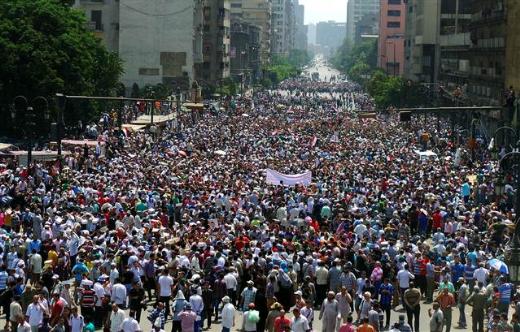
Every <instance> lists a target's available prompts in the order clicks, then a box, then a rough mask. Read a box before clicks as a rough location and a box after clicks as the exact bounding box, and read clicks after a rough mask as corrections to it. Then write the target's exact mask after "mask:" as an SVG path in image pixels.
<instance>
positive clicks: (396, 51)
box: [358, 0, 406, 76]
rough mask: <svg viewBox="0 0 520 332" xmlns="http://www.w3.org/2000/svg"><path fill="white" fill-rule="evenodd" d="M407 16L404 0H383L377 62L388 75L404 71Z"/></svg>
mask: <svg viewBox="0 0 520 332" xmlns="http://www.w3.org/2000/svg"><path fill="white" fill-rule="evenodd" d="M405 17H406V4H405V3H404V1H402V0H381V4H380V16H379V19H380V21H379V22H380V23H379V40H378V61H377V62H378V66H379V68H382V69H383V70H385V71H386V73H387V74H388V75H394V76H402V75H403V73H404V34H405V23H406V22H405ZM358 24H359V22H358Z"/></svg>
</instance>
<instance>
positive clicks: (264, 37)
mask: <svg viewBox="0 0 520 332" xmlns="http://www.w3.org/2000/svg"><path fill="white" fill-rule="evenodd" d="M230 2H231V9H230V10H231V24H232V25H233V22H235V21H237V20H238V21H243V22H247V23H250V24H254V25H256V26H257V27H259V28H260V36H261V40H260V61H261V63H262V64H267V63H269V61H270V56H271V0H230Z"/></svg>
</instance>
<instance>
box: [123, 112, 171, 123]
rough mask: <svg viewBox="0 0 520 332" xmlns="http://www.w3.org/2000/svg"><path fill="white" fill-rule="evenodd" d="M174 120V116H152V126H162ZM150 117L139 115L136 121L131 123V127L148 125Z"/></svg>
mask: <svg viewBox="0 0 520 332" xmlns="http://www.w3.org/2000/svg"><path fill="white" fill-rule="evenodd" d="M173 119H175V114H173V113H171V114H167V115H154V116H153V123H154V124H162V123H165V122H168V121H172V120H173ZM151 120H152V117H151V116H150V115H141V116H140V117H138V118H137V119H136V120H134V121H132V123H131V124H133V125H145V126H146V125H150V124H151V122H152V121H151Z"/></svg>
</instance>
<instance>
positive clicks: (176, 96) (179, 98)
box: [175, 87, 181, 133]
mask: <svg viewBox="0 0 520 332" xmlns="http://www.w3.org/2000/svg"><path fill="white" fill-rule="evenodd" d="M175 101H176V103H177V107H176V113H177V133H180V132H181V88H180V87H177V94H176V95H175Z"/></svg>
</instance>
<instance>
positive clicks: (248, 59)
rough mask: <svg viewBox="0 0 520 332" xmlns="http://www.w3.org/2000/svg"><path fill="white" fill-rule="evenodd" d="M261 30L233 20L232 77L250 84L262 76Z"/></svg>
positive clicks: (249, 24) (252, 25)
mask: <svg viewBox="0 0 520 332" xmlns="http://www.w3.org/2000/svg"><path fill="white" fill-rule="evenodd" d="M261 35H262V34H261V28H260V27H259V26H257V25H254V24H251V23H248V22H244V21H240V20H233V23H232V24H231V52H230V57H231V76H232V77H233V78H234V79H235V80H239V81H243V82H244V83H246V84H247V83H249V82H251V81H252V80H256V79H258V78H260V76H261V66H260V48H261Z"/></svg>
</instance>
